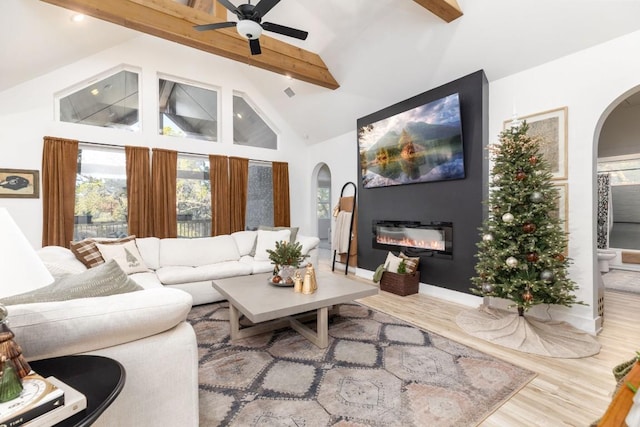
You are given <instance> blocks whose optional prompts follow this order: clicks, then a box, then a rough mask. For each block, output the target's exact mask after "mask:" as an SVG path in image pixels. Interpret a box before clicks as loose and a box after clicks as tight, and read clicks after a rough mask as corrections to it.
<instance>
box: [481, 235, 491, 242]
mask: <svg viewBox="0 0 640 427" xmlns="http://www.w3.org/2000/svg"><path fill="white" fill-rule="evenodd" d="M482 240H484V241H485V242H490V241H492V240H493V234H491V233H487V234H484V235H483V236H482Z"/></svg>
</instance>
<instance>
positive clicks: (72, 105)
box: [60, 71, 139, 131]
mask: <svg viewBox="0 0 640 427" xmlns="http://www.w3.org/2000/svg"><path fill="white" fill-rule="evenodd" d="M138 105H139V100H138V74H137V73H134V72H132V71H120V72H118V73H117V74H114V75H112V76H109V77H107V78H105V79H102V80H100V81H98V82H97V83H92V84H90V85H89V86H87V87H85V88H83V89H80V90H78V91H77V92H74V93H72V94H70V95H67V96H65V97H64V98H61V99H60V121H62V122H70V123H82V124H86V125H92V126H100V127H110V128H118V129H125V130H130V131H137V130H138V129H139V118H138Z"/></svg>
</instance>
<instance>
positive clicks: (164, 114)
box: [159, 79, 218, 141]
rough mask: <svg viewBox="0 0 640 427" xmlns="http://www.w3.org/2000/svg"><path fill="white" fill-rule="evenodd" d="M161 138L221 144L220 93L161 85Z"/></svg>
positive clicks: (170, 83) (173, 83)
mask: <svg viewBox="0 0 640 427" xmlns="http://www.w3.org/2000/svg"><path fill="white" fill-rule="evenodd" d="M159 83H160V84H159V87H160V93H159V105H160V134H161V135H169V136H177V137H183V138H187V137H188V138H195V139H205V140H207V141H217V140H218V92H217V91H215V90H212V89H204V88H201V87H197V86H192V85H188V84H186V83H177V82H172V81H170V80H165V79H160V81H159Z"/></svg>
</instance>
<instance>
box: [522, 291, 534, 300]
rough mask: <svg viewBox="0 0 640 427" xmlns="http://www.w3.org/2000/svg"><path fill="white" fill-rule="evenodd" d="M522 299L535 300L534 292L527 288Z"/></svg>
mask: <svg viewBox="0 0 640 427" xmlns="http://www.w3.org/2000/svg"><path fill="white" fill-rule="evenodd" d="M522 300H523V301H524V302H531V301H533V294H532V293H531V292H530V291H529V290H528V289H527V291H526V292H525V293H524V294H522Z"/></svg>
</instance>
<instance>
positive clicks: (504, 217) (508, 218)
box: [502, 212, 515, 224]
mask: <svg viewBox="0 0 640 427" xmlns="http://www.w3.org/2000/svg"><path fill="white" fill-rule="evenodd" d="M514 219H515V218H514V216H513V214H512V213H511V212H507V213H506V214H504V215H502V221H504V222H506V223H507V224H509V223H511V222H513V220H514Z"/></svg>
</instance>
